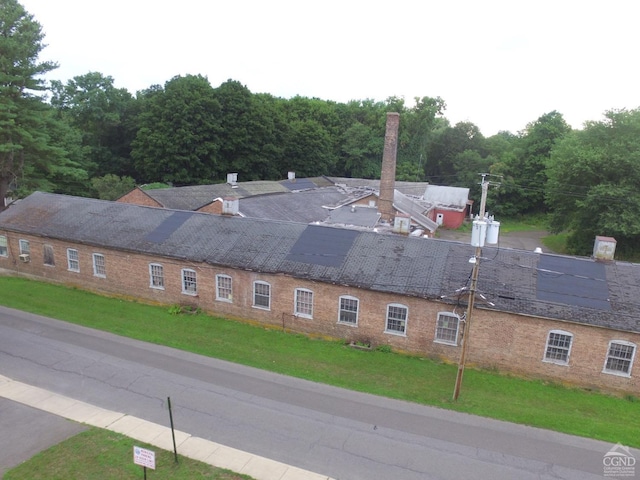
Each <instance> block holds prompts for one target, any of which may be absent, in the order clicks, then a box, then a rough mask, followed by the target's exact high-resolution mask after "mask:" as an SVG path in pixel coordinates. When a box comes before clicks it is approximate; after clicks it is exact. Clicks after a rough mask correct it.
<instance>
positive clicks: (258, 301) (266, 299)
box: [253, 282, 271, 310]
mask: <svg viewBox="0 0 640 480" xmlns="http://www.w3.org/2000/svg"><path fill="white" fill-rule="evenodd" d="M253 306H254V307H256V308H265V309H267V310H269V309H270V308H271V285H269V284H268V283H265V282H253Z"/></svg>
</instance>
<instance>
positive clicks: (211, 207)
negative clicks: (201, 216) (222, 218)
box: [196, 198, 222, 215]
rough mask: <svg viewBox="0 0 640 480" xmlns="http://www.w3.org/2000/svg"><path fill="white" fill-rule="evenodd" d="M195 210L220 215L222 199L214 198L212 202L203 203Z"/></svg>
mask: <svg viewBox="0 0 640 480" xmlns="http://www.w3.org/2000/svg"><path fill="white" fill-rule="evenodd" d="M196 212H201V213H213V214H215V215H222V200H221V199H218V198H216V199H215V200H213V201H212V202H210V203H207V204H206V205H203V206H202V207H200V208H198V209H197V210H196Z"/></svg>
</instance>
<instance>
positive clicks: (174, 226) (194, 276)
mask: <svg viewBox="0 0 640 480" xmlns="http://www.w3.org/2000/svg"><path fill="white" fill-rule="evenodd" d="M473 254H474V249H473V247H471V246H469V245H467V244H463V243H458V242H447V241H441V240H437V239H432V238H414V237H411V236H407V235H397V234H392V233H376V232H374V231H364V230H354V229H344V228H335V227H331V226H321V225H314V224H303V223H293V222H283V221H273V220H260V219H250V218H240V217H230V216H219V215H209V214H205V213H198V212H191V211H180V210H170V209H166V208H153V207H145V206H139V205H131V204H126V203H116V202H108V201H101V200H95V199H87V198H78V197H70V196H64V195H54V194H46V193H34V194H32V195H30V196H29V197H27V198H26V199H24V200H21V201H19V202H17V203H16V204H15V205H12V206H11V207H10V208H8V209H7V210H5V211H4V212H2V213H0V268H1V269H4V270H6V271H9V272H11V273H13V274H16V275H28V276H31V277H35V278H40V279H45V280H49V281H54V282H60V283H63V284H67V285H75V286H79V287H81V288H86V289H90V290H94V291H99V292H104V293H109V294H121V295H129V296H135V297H137V298H139V299H142V300H146V301H152V302H159V303H162V304H167V305H172V304H185V305H192V306H197V307H200V308H202V309H203V310H205V311H209V312H212V313H215V314H218V315H223V316H227V317H230V318H236V319H244V320H251V321H255V322H260V323H263V324H266V325H272V326H275V327H279V328H286V329H288V330H291V331H296V332H304V333H315V334H321V335H325V336H329V337H333V338H342V339H345V341H349V340H354V341H355V340H357V341H360V342H367V343H371V344H372V345H373V346H376V345H389V346H391V347H392V348H393V349H395V350H398V351H405V352H410V353H413V354H417V355H421V356H425V357H433V358H441V359H445V360H448V361H452V362H456V361H457V360H458V358H459V355H460V350H461V348H460V345H461V340H462V339H461V334H462V331H463V328H462V326H463V322H464V320H465V319H464V317H465V309H466V308H465V307H466V300H467V292H468V287H469V278H470V274H471V269H472V265H470V263H469V259H470V258H471V257H472V256H473ZM639 284H640V266H638V265H634V264H629V263H624V262H614V261H609V262H599V261H596V260H594V259H588V258H574V257H564V256H557V255H548V254H542V253H536V252H528V251H521V250H513V249H504V248H503V249H500V248H490V247H485V248H484V249H483V250H482V267H481V270H480V275H479V280H478V295H477V296H476V308H475V309H474V313H473V322H472V324H471V331H470V339H471V342H470V344H469V350H468V352H467V361H468V363H469V364H476V365H479V366H484V367H492V368H497V369H499V370H500V371H504V372H511V373H515V374H518V375H524V376H528V377H536V378H548V379H554V380H556V381H561V382H567V383H570V384H575V385H580V386H584V387H593V388H599V389H605V390H610V391H619V392H630V393H633V394H638V393H640V381H639V375H638V369H637V368H636V367H635V366H634V360H635V354H636V351H637V345H638V343H639V342H640V296H639V295H638V285H639Z"/></svg>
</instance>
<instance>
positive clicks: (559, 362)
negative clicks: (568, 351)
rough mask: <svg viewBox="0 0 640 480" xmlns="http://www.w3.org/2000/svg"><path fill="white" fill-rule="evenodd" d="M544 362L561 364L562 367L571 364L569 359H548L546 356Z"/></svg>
mask: <svg viewBox="0 0 640 480" xmlns="http://www.w3.org/2000/svg"><path fill="white" fill-rule="evenodd" d="M542 362H543V363H550V364H551V365H559V366H561V367H568V366H569V361H568V360H567V361H566V362H562V361H560V360H548V359H546V358H543V359H542Z"/></svg>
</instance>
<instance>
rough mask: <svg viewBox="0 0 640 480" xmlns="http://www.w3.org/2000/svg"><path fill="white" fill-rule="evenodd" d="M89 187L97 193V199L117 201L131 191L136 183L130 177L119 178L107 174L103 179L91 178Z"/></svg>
mask: <svg viewBox="0 0 640 480" xmlns="http://www.w3.org/2000/svg"><path fill="white" fill-rule="evenodd" d="M91 186H92V187H93V189H94V190H95V191H96V192H97V194H98V198H100V199H102V200H117V199H118V198H120V197H121V196H123V195H124V194H126V193H129V192H130V191H131V190H133V188H134V187H135V186H136V183H135V181H134V180H133V178H131V177H119V176H117V175H113V174H112V173H108V174H107V175H105V176H103V177H95V178H92V179H91Z"/></svg>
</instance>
